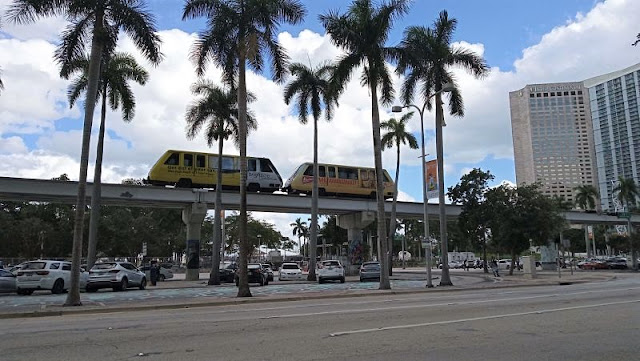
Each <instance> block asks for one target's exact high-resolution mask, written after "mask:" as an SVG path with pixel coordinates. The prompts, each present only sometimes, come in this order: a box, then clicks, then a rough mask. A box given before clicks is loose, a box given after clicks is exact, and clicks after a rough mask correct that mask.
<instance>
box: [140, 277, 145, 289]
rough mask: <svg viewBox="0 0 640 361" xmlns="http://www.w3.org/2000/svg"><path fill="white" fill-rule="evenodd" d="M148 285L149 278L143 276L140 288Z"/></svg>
mask: <svg viewBox="0 0 640 361" xmlns="http://www.w3.org/2000/svg"><path fill="white" fill-rule="evenodd" d="M146 287H147V279H146V278H144V277H142V281H140V289H141V290H144V289H145V288H146Z"/></svg>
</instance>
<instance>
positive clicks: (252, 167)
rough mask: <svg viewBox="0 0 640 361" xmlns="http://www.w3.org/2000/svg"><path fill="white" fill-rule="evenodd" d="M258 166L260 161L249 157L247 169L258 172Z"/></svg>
mask: <svg viewBox="0 0 640 361" xmlns="http://www.w3.org/2000/svg"><path fill="white" fill-rule="evenodd" d="M257 166H258V163H257V162H256V160H255V159H249V160H248V161H247V171H248V172H257V171H258V169H257Z"/></svg>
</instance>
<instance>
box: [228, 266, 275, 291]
mask: <svg viewBox="0 0 640 361" xmlns="http://www.w3.org/2000/svg"><path fill="white" fill-rule="evenodd" d="M247 275H248V276H249V283H257V284H259V285H260V286H266V285H268V284H269V280H268V279H267V273H266V272H264V271H263V270H262V265H261V264H260V263H249V264H248V265H247ZM235 282H236V286H238V285H239V284H240V277H239V275H238V271H236V275H235Z"/></svg>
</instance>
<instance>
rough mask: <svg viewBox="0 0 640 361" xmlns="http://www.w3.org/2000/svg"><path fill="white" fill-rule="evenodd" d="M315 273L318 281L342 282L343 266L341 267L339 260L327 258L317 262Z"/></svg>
mask: <svg viewBox="0 0 640 361" xmlns="http://www.w3.org/2000/svg"><path fill="white" fill-rule="evenodd" d="M316 274H317V275H318V283H323V282H324V281H328V280H334V281H340V283H344V267H342V264H341V263H340V261H336V260H327V261H321V262H318V269H317V272H316Z"/></svg>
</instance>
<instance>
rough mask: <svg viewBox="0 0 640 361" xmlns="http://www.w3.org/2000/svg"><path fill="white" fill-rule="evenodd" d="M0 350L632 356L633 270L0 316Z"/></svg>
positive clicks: (225, 356)
mask: <svg viewBox="0 0 640 361" xmlns="http://www.w3.org/2000/svg"><path fill="white" fill-rule="evenodd" d="M2 329H3V330H4V334H3V337H2V338H1V339H0V360H15V361H19V360H46V359H51V358H52V357H55V359H58V360H131V359H138V358H140V359H144V358H148V359H151V360H345V359H348V360H363V361H364V360H366V361H372V360H455V361H459V360H469V359H488V360H509V361H514V360H554V361H555V360H581V361H587V360H598V361H601V360H638V359H639V358H640V343H639V342H638V336H639V335H640V278H639V277H638V276H637V275H635V274H632V275H629V276H628V277H619V278H618V279H616V280H613V281H609V282H598V283H586V284H574V285H565V286H559V285H557V286H540V287H519V288H508V289H486V290H477V289H476V290H456V291H451V292H438V293H419V294H404V295H384V296H367V297H356V298H347V299H324V300H306V301H291V302H272V303H259V304H245V305H233V306H216V307H202V308H191V309H175V310H162V311H144V312H141V311H137V312H117V313H110V314H78V315H65V316H62V317H42V318H22V319H5V320H2Z"/></svg>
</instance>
